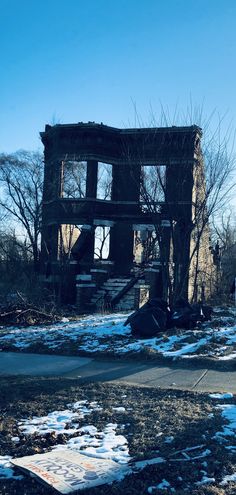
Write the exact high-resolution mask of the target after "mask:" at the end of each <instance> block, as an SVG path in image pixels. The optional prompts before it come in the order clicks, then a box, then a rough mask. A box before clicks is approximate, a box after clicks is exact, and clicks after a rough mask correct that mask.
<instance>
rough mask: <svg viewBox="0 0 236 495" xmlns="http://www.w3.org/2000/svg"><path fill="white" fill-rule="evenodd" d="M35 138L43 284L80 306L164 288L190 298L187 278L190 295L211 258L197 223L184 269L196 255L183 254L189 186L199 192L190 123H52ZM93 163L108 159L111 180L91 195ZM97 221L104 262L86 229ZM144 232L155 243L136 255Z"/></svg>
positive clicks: (163, 292) (134, 301) (130, 300)
mask: <svg viewBox="0 0 236 495" xmlns="http://www.w3.org/2000/svg"><path fill="white" fill-rule="evenodd" d="M41 139H42V142H43V144H44V147H45V175H44V193H43V215H42V263H41V273H42V278H43V281H44V283H45V285H46V286H47V287H48V289H49V290H52V291H54V292H55V293H56V294H58V296H60V297H61V299H62V301H65V302H69V303H72V304H77V306H78V308H79V309H80V310H81V311H91V310H93V309H94V310H96V309H97V308H99V307H100V308H101V307H102V306H106V305H109V304H112V305H113V306H116V307H118V308H120V309H131V308H134V307H138V306H139V304H141V303H142V301H144V300H145V299H146V298H147V297H148V295H151V296H163V297H165V298H166V297H168V294H169V292H170V287H171V288H172V289H171V290H172V292H173V293H175V294H178V295H179V296H180V295H181V296H183V297H188V296H190V297H191V295H192V294H193V283H192V281H193V280H195V298H198V297H199V294H200V291H201V290H202V287H203V285H204V290H205V292H206V291H207V290H208V289H207V277H208V275H207V272H209V271H211V267H212V257H211V253H210V251H209V232H208V230H207V229H205V234H204V236H203V238H204V242H202V241H201V242H200V243H199V246H200V248H199V252H198V258H197V263H198V266H197V268H196V269H197V271H198V272H199V274H201V277H200V278H199V277H195V275H194V273H193V272H194V263H195V265H196V255H195V254H194V256H193V259H191V251H192V249H193V246H194V245H195V244H194V236H196V232H195V230H194V229H195V227H194V222H193V218H194V215H195V210H196V196H197V195H196V189H197V190H198V191H199V190H200V189H201V194H200V195H199V194H198V196H200V197H201V196H202V195H204V173H203V160H202V155H201V148H200V140H201V129H200V128H199V127H197V126H190V127H169V128H142V129H117V128H114V127H109V126H106V125H103V124H96V123H94V122H89V123H86V124H85V123H78V124H65V125H64V124H63V125H59V124H58V125H54V126H50V125H46V127H45V131H44V132H42V133H41ZM102 164H109V166H110V169H111V171H112V174H111V175H112V181H111V191H110V195H107V196H103V197H102V198H101V197H99V195H98V182H99V170H100V167H101V165H102ZM147 169H148V171H149V174H150V177H151V178H152V179H153V177H154V170H155V171H156V172H155V173H156V177H157V180H158V178H159V180H160V182H161V184H159V191H160V198H158V195H157V196H155V198H152V191H151V190H149V187H150V181H149V182H147V183H146V185H145V182H144V176H145V170H147ZM159 170H162V175H160V174H159V173H158V171H159ZM163 170H164V174H163ZM68 171H69V172H68ZM72 172H73V173H72ZM74 172H75V173H76V174H77V172H78V174H77V175H76V177H77V179H76V180H75V177H74ZM68 173H69V180H68ZM78 177H79V180H78ZM160 177H162V178H160ZM199 177H202V183H201V184H199ZM82 182H83V183H84V184H82ZM68 184H69V185H70V187H69V188H68ZM152 184H153V180H152ZM154 184H155V180H154ZM101 227H103V228H106V229H107V232H108V231H109V235H108V236H107V239H108V241H109V245H108V246H107V254H106V257H105V259H96V258H95V257H94V252H95V250H96V248H95V245H96V232H97V229H99V228H101ZM150 233H152V234H153V233H154V239H156V241H155V242H156V244H157V245H158V249H156V250H155V255H153V254H152V256H149V259H147V258H146V259H145V257H144V256H143V253H144V251H145V240H147V238H148V236H149V235H150ZM137 239H139V241H140V242H139V243H137ZM137 246H138V247H137ZM142 256H143V257H142ZM194 260H195V261H194ZM203 266H204V268H201V267H203ZM196 269H195V273H196ZM199 281H200V282H199ZM197 284H198V285H197ZM199 284H200V285H199ZM200 286H201V287H200Z"/></svg>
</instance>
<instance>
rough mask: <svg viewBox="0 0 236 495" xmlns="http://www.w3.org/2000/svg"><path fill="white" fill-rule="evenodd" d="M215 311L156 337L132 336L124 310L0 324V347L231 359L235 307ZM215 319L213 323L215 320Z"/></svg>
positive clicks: (235, 332) (234, 343) (234, 342)
mask: <svg viewBox="0 0 236 495" xmlns="http://www.w3.org/2000/svg"><path fill="white" fill-rule="evenodd" d="M219 315H220V313H219V310H218V312H216V313H215V317H214V318H213V321H212V323H211V322H207V323H205V324H204V325H202V327H201V328H200V329H195V330H180V329H178V330H176V331H174V330H171V332H168V331H166V332H163V334H161V335H160V336H158V337H155V338H149V339H134V338H133V337H132V335H131V329H130V326H129V325H128V326H124V323H125V321H126V319H127V316H128V314H124V313H115V314H109V315H100V314H96V315H92V316H86V317H83V318H81V319H79V320H76V321H68V320H67V319H66V318H63V320H62V322H61V323H57V324H54V325H49V326H38V327H36V326H31V327H27V328H17V327H10V328H5V329H4V328H1V329H0V349H1V350H3V351H4V350H5V349H7V350H9V349H10V350H14V349H16V350H21V351H27V350H29V351H31V352H37V349H38V350H40V352H43V350H47V352H52V353H58V354H60V353H61V352H66V353H67V354H70V353H71V354H74V355H75V354H79V353H81V352H82V353H86V354H93V355H94V354H95V353H101V352H102V353H112V354H119V355H126V354H127V353H132V354H134V353H139V352H142V351H145V352H147V351H151V352H152V354H155V353H156V354H157V355H161V356H163V357H172V358H173V359H176V358H182V359H189V358H192V357H194V356H198V357H199V356H201V357H203V356H204V357H206V356H208V357H214V358H216V359H218V360H232V359H234V358H235V357H236V324H235V317H236V310H235V309H234V308H232V309H231V312H229V316H227V317H226V316H219ZM216 320H217V322H216Z"/></svg>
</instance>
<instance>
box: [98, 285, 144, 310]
mask: <svg viewBox="0 0 236 495" xmlns="http://www.w3.org/2000/svg"><path fill="white" fill-rule="evenodd" d="M148 289H149V286H148V285H145V280H144V279H142V278H137V277H136V278H133V279H130V278H109V279H108V280H107V281H106V282H104V284H103V285H102V286H101V287H100V288H99V289H98V290H97V292H95V294H94V295H93V296H92V299H91V304H92V305H93V306H95V310H96V311H109V310H110V309H114V308H115V309H116V310H118V311H129V310H134V309H138V307H139V306H141V305H142V304H144V303H145V302H146V300H147V299H148V295H149V291H148ZM140 296H141V297H140Z"/></svg>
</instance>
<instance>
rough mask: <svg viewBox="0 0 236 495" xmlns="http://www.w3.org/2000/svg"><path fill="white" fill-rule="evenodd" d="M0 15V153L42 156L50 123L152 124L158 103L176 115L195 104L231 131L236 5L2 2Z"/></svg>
mask: <svg viewBox="0 0 236 495" xmlns="http://www.w3.org/2000/svg"><path fill="white" fill-rule="evenodd" d="M0 13H1V30H0V49H1V78H0V100H1V102H0V110H1V111H0V151H4V152H12V151H16V150H17V149H19V148H24V149H37V148H39V146H40V140H39V132H40V131H42V130H43V129H44V126H45V124H46V123H69V122H78V121H84V122H87V121H89V120H92V121H96V122H101V121H102V122H103V123H104V124H108V125H113V126H117V127H124V126H133V125H134V124H135V123H136V124H138V122H137V118H136V119H135V110H134V107H135V106H136V108H137V113H138V115H139V118H140V123H141V124H142V125H150V124H151V122H152V115H151V114H152V113H153V114H154V115H155V118H156V121H157V122H159V116H160V102H161V104H162V105H163V107H164V108H165V109H167V107H168V109H169V112H170V114H172V115H173V113H174V111H175V107H176V106H177V108H178V110H179V111H181V110H183V111H185V110H186V108H187V107H188V106H189V102H190V97H191V98H192V101H193V103H194V105H196V106H201V105H202V104H203V102H204V112H205V114H206V115H209V114H210V113H211V112H212V111H213V110H214V109H216V113H217V112H219V114H220V115H221V116H222V115H224V114H225V113H226V120H227V122H230V121H231V120H232V121H233V125H235V115H236V90H235V79H236V77H235V76H236V65H235V53H236V1H235V0H198V1H196V0H136V1H134V0H84V1H82V0H63V1H62V0H40V2H39V1H37V0H0ZM150 109H152V110H150ZM166 111H167V110H166ZM197 123H198V122H197Z"/></svg>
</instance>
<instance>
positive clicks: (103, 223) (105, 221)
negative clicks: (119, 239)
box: [93, 219, 115, 227]
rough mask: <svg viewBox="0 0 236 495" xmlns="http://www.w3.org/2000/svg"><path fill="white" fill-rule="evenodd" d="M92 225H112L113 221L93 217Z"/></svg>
mask: <svg viewBox="0 0 236 495" xmlns="http://www.w3.org/2000/svg"><path fill="white" fill-rule="evenodd" d="M93 225H96V226H97V227H114V225H115V222H113V221H112V220H98V219H95V220H94V221H93Z"/></svg>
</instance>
